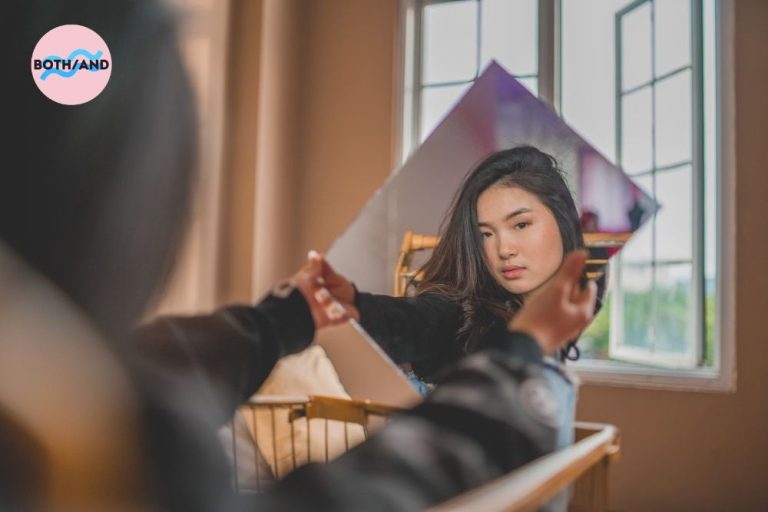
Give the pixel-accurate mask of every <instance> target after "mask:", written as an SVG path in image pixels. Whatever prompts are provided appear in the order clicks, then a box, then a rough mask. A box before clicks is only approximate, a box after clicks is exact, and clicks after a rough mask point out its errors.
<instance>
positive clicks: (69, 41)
mask: <svg viewBox="0 0 768 512" xmlns="http://www.w3.org/2000/svg"><path fill="white" fill-rule="evenodd" d="M111 74H112V56H111V54H110V53H109V48H108V47H107V43H105V42H104V40H103V39H102V38H101V36H100V35H99V34H97V33H96V32H94V31H93V30H91V29H89V28H88V27H84V26H82V25H61V26H59V27H56V28H54V29H52V30H50V31H48V33H46V34H45V35H44V36H43V37H41V38H40V41H38V43H37V45H36V46H35V50H34V51H33V52H32V77H33V79H34V80H35V84H37V87H38V89H40V90H41V91H42V93H43V94H45V95H46V96H48V97H49V98H50V99H52V100H53V101H55V102H57V103H61V104H62V105H80V104H82V103H85V102H87V101H91V100H92V99H93V98H95V97H96V96H98V95H99V94H100V93H101V91H103V90H104V88H105V87H106V86H107V82H109V77H110V76H111Z"/></svg>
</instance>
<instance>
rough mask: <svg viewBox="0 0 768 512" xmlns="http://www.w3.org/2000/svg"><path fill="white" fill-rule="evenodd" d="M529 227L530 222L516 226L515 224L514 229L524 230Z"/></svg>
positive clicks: (519, 223)
mask: <svg viewBox="0 0 768 512" xmlns="http://www.w3.org/2000/svg"><path fill="white" fill-rule="evenodd" d="M530 225H531V223H530V222H518V223H517V224H515V229H525V228H527V227H528V226H530Z"/></svg>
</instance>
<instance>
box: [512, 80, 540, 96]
mask: <svg viewBox="0 0 768 512" xmlns="http://www.w3.org/2000/svg"><path fill="white" fill-rule="evenodd" d="M517 81H518V82H520V83H521V84H523V85H524V86H525V88H526V89H528V90H529V91H531V93H532V94H533V95H534V96H538V95H539V79H538V78H536V77H531V78H518V79H517Z"/></svg>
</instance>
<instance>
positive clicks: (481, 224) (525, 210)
mask: <svg viewBox="0 0 768 512" xmlns="http://www.w3.org/2000/svg"><path fill="white" fill-rule="evenodd" d="M531 211H532V210H531V209H530V208H526V207H523V208H518V209H517V210H515V211H513V212H512V213H510V214H509V215H507V216H506V217H504V222H506V221H508V220H509V219H513V218H515V217H517V216H518V215H522V214H524V213H531ZM477 225H478V226H479V227H488V226H489V224H488V223H487V222H478V223H477Z"/></svg>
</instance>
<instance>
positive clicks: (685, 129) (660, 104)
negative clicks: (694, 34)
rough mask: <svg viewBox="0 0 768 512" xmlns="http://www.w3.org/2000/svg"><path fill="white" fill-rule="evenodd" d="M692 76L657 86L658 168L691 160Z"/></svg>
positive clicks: (678, 76)
mask: <svg viewBox="0 0 768 512" xmlns="http://www.w3.org/2000/svg"><path fill="white" fill-rule="evenodd" d="M692 122H693V121H692V119H691V72H690V71H683V72H682V73H678V74H676V75H674V76H672V77H670V78H667V79H665V80H662V81H661V82H658V83H657V84H656V166H657V167H663V166H665V165H670V164H674V163H678V162H682V161H689V160H690V159H691V124H692Z"/></svg>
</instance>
